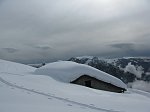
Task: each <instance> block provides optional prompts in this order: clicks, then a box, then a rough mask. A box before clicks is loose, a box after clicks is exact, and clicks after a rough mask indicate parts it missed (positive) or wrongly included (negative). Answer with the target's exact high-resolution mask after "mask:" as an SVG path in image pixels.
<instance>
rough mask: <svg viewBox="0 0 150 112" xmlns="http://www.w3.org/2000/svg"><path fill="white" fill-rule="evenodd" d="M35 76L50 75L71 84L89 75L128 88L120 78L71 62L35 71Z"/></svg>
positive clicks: (57, 63)
mask: <svg viewBox="0 0 150 112" xmlns="http://www.w3.org/2000/svg"><path fill="white" fill-rule="evenodd" d="M35 74H39V75H48V76H51V77H52V78H54V79H55V80H58V81H61V82H67V83H69V82H71V81H73V80H75V79H77V78H79V77H80V76H82V75H89V76H91V77H94V78H97V79H99V80H102V81H104V82H107V83H111V84H113V85H115V86H117V87H121V88H126V85H125V84H124V83H123V82H122V81H121V80H120V79H118V78H116V77H114V76H111V75H109V74H107V73H105V72H102V71H100V70H98V69H95V68H93V67H90V66H88V65H83V64H78V63H75V62H71V61H59V62H54V63H49V64H47V65H45V66H43V67H41V68H38V69H36V70H35Z"/></svg>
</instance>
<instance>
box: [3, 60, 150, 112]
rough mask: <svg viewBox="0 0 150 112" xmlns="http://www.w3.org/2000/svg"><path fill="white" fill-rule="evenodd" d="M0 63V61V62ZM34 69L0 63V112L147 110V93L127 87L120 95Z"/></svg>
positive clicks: (143, 111) (116, 111)
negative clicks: (37, 71)
mask: <svg viewBox="0 0 150 112" xmlns="http://www.w3.org/2000/svg"><path fill="white" fill-rule="evenodd" d="M1 62H2V61H1V60H0V64H1ZM4 65H5V66H4ZM8 67H9V69H8ZM18 69H19V70H20V71H19V72H18ZM34 71H35V69H34V68H32V67H28V66H25V65H20V64H16V63H15V64H14V63H9V62H3V66H1V65H0V112H48V111H50V112H51V111H53V112H149V110H150V106H149V105H150V94H149V93H146V92H143V91H138V90H128V91H127V92H126V93H123V94H121V93H113V92H106V91H100V90H95V89H91V88H87V87H83V86H79V85H74V84H69V83H63V82H59V81H56V80H54V79H53V78H51V77H49V76H45V75H35V74H32V73H33V72H34Z"/></svg>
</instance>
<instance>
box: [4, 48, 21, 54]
mask: <svg viewBox="0 0 150 112" xmlns="http://www.w3.org/2000/svg"><path fill="white" fill-rule="evenodd" d="M2 50H3V51H5V52H7V53H15V52H18V51H19V50H18V49H15V48H2Z"/></svg>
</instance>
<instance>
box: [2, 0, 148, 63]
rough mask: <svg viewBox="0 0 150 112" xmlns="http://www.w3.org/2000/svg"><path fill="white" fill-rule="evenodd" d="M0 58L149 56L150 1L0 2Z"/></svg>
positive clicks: (37, 59)
mask: <svg viewBox="0 0 150 112" xmlns="http://www.w3.org/2000/svg"><path fill="white" fill-rule="evenodd" d="M0 14H1V18H0V58H1V59H7V60H12V61H18V62H22V63H32V62H34V63H36V62H39V61H56V60H59V59H67V58H70V57H72V56H83V55H94V56H102V57H122V56H150V53H149V48H150V45H149V41H150V38H149V36H150V22H149V19H150V1H149V0H132V1H131V0H125V1H122V0H94V1H93V0H73V1H70V0H43V1H41V0H30V1H25V0H0Z"/></svg>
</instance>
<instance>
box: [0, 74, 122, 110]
mask: <svg viewBox="0 0 150 112" xmlns="http://www.w3.org/2000/svg"><path fill="white" fill-rule="evenodd" d="M0 81H1V82H2V83H4V84H6V85H8V86H11V87H15V88H18V89H21V90H26V91H28V92H32V93H36V94H39V95H43V96H47V97H51V98H54V99H57V100H60V101H64V102H68V103H71V104H75V105H78V106H82V107H87V108H90V109H93V110H97V111H103V112H121V111H115V110H108V109H103V108H99V107H95V106H93V105H88V104H84V103H79V102H76V101H72V100H69V99H65V98H62V97H58V96H53V95H50V94H46V93H43V92H39V91H36V90H33V89H28V88H25V87H22V86H18V85H15V84H12V83H10V82H8V81H6V80H4V79H3V78H2V77H0Z"/></svg>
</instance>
